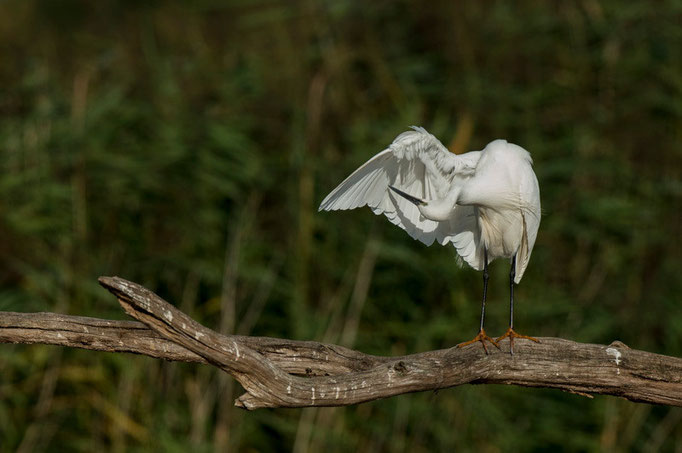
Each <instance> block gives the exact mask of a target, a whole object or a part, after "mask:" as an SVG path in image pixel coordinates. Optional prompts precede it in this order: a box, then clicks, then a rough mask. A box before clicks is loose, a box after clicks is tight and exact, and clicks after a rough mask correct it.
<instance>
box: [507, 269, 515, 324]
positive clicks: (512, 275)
mask: <svg viewBox="0 0 682 453" xmlns="http://www.w3.org/2000/svg"><path fill="white" fill-rule="evenodd" d="M514 278H516V255H514V256H513V257H512V260H511V270H510V271H509V328H510V329H512V330H514Z"/></svg>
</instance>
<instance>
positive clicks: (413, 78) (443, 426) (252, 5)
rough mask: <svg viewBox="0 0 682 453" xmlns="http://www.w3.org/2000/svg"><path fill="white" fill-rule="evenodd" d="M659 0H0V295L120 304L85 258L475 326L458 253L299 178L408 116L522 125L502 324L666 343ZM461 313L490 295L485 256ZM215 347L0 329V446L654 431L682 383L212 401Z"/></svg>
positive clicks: (417, 443)
mask: <svg viewBox="0 0 682 453" xmlns="http://www.w3.org/2000/svg"><path fill="white" fill-rule="evenodd" d="M681 23H682V4H680V2H679V1H674V0H669V1H661V2H656V3H655V4H651V3H647V2H618V1H615V0H604V1H599V0H585V1H581V2H535V1H521V2H461V3H460V2H448V1H435V2H430V6H428V7H426V6H424V4H422V3H421V2H416V1H415V2H411V1H397V2H389V1H377V2H371V3H369V2H360V1H349V0H339V1H333V2H332V1H318V2H316V1H312V0H310V1H278V0H270V1H259V0H254V1H247V0H238V1H232V2H217V1H210V0H202V1H197V2H157V1H151V0H149V1H145V2H133V1H118V2H117V1H111V0H106V1H105V0H102V1H97V2H86V1H79V0H68V1H54V0H50V1H47V0H46V1H31V0H26V1H16V0H6V1H4V2H2V3H0V55H2V58H1V59H0V84H1V85H0V86H1V88H0V238H1V239H0V260H1V262H2V267H1V270H0V310H5V311H21V312H31V311H54V312H61V313H70V314H77V315H87V316H96V317H103V318H115V319H124V318H125V317H124V315H123V313H122V311H121V310H120V308H119V307H118V305H117V303H116V301H115V300H114V299H113V298H112V297H111V296H110V295H109V294H108V293H107V292H106V291H104V290H103V289H101V288H100V287H99V286H98V285H97V282H96V278H97V277H98V276H99V275H120V276H122V277H125V278H128V279H130V280H134V281H137V282H139V283H141V284H143V285H145V286H147V287H149V288H151V289H153V290H154V291H156V292H157V293H159V294H160V295H162V296H163V297H164V298H166V299H167V300H169V301H172V302H173V303H175V304H176V305H178V306H179V307H180V308H181V309H183V310H185V311H186V312H188V313H190V314H191V315H192V316H194V317H195V318H196V319H198V320H200V321H201V322H202V323H204V324H205V325H208V326H209V327H211V328H215V329H218V330H221V331H223V332H233V331H237V332H239V333H244V334H253V335H268V336H277V337H287V338H296V339H313V340H323V341H328V342H337V343H339V342H341V343H344V344H346V345H349V346H352V347H355V348H357V349H360V350H362V351H365V352H369V353H376V354H384V355H392V354H406V353H411V352H417V351H424V350H429V349H435V348H444V347H449V346H452V345H454V344H456V343H458V342H460V341H463V340H467V339H469V338H471V337H472V336H473V335H474V334H475V333H476V330H477V323H478V311H479V299H480V292H481V276H480V273H477V272H474V271H472V270H471V269H458V268H457V267H456V265H455V260H454V255H455V251H454V249H453V248H451V247H446V248H443V247H437V246H434V247H431V248H426V247H424V246H423V245H421V244H420V243H417V242H415V241H412V240H411V239H410V238H409V237H408V236H407V235H406V234H405V233H404V232H403V231H401V230H399V229H398V228H395V227H393V226H392V225H390V224H389V222H387V221H386V220H385V219H383V218H380V217H376V216H374V215H372V214H371V212H370V211H369V210H368V209H361V210H356V211H351V212H340V213H326V212H325V213H317V212H316V209H317V205H318V203H319V201H320V200H321V199H322V198H323V197H324V195H326V194H327V193H328V192H329V191H330V190H331V189H332V188H333V187H335V186H336V184H338V183H339V182H340V181H341V180H342V179H343V178H345V176H347V175H348V174H349V173H350V172H351V171H352V170H353V169H355V168H356V167H357V166H358V165H359V164H360V163H362V162H364V161H365V160H366V159H368V158H369V157H370V156H372V155H373V154H375V153H376V152H378V151H380V150H381V149H383V148H384V147H385V146H386V145H387V144H388V143H390V141H391V140H392V139H393V138H394V137H395V136H396V135H397V134H399V133H400V132H402V131H404V130H405V129H406V128H407V126H409V125H412V124H418V125H423V126H425V127H426V128H427V129H429V130H430V131H431V132H433V133H434V134H435V135H436V136H438V137H439V138H441V139H442V140H443V141H444V143H446V144H447V145H449V146H451V148H452V149H453V150H456V151H463V150H469V149H481V148H482V147H483V146H484V145H485V144H486V143H487V142H488V141H490V140H492V139H494V138H498V137H503V138H507V139H508V140H510V141H512V142H515V143H518V144H520V145H522V146H524V147H525V148H527V149H528V150H530V151H531V154H532V156H533V158H534V160H535V167H536V172H537V174H538V178H539V180H540V187H541V192H542V202H543V210H544V217H543V221H542V224H541V226H540V233H539V236H538V241H537V244H536V247H535V250H534V253H533V258H532V260H531V263H530V266H529V268H528V270H527V272H526V275H525V277H524V280H523V282H522V284H521V285H520V286H519V287H518V293H517V294H518V302H517V312H516V313H517V326H518V328H519V331H521V332H522V333H526V334H532V335H536V336H560V337H564V338H569V339H574V340H578V341H587V342H597V343H609V342H611V341H612V340H614V339H619V340H621V341H623V342H625V343H626V344H628V345H630V346H631V347H635V348H638V349H645V350H649V351H654V352H657V353H661V354H668V355H676V356H681V355H682V300H681V299H682V298H681V294H682V278H680V274H682V253H681V247H680V241H681V239H680V238H681V237H682V214H681V212H680V210H681V208H682V152H681V151H680V141H681V139H682V27H681V26H680V24H681ZM491 272H492V278H491V286H490V301H491V302H490V304H489V305H490V311H489V315H488V318H487V327H488V330H489V331H490V332H491V333H492V334H501V333H502V332H503V331H504V329H505V328H506V323H507V297H508V295H507V286H506V281H507V280H506V279H507V272H508V270H507V264H506V263H503V262H496V263H494V264H493V266H492V269H491ZM239 391H240V389H239V388H238V385H237V384H235V383H233V381H232V380H230V379H228V378H225V377H224V376H221V375H220V373H219V372H218V371H217V370H214V369H212V368H210V367H202V366H198V365H188V364H178V363H164V362H160V361H155V360H152V359H148V358H144V357H137V356H132V355H115V354H105V353H97V352H90V351H80V350H66V349H59V348H55V347H47V346H13V345H1V347H0V450H2V451H15V450H17V451H62V450H70V451H96V450H97V449H104V450H112V451H142V450H150V451H187V450H188V449H190V448H191V449H192V451H195V452H202V451H212V450H214V449H215V450H225V449H229V450H231V451H289V450H295V451H298V452H304V451H310V452H316V451H327V452H336V451H353V450H356V451H410V452H413V451H417V452H418V451H424V452H426V451H438V450H440V451H464V452H466V451H477V452H478V451H490V452H495V451H519V452H522V451H559V450H561V451H680V448H682V412H681V411H680V410H679V409H677V410H675V409H670V408H666V407H652V406H648V405H637V404H633V403H629V402H626V401H621V400H619V399H616V398H608V397H596V398H595V399H593V400H591V399H587V398H584V397H580V396H575V395H569V394H564V393H561V392H557V391H549V390H528V389H521V388H501V387H494V386H469V387H461V388H455V389H450V390H442V391H440V392H437V393H429V394H426V393H425V394H414V395H405V396H400V397H397V398H392V399H390V400H386V401H378V402H373V403H369V404H364V405H360V406H357V407H349V408H327V409H306V410H261V411H257V412H253V413H249V412H244V411H240V410H236V409H234V408H233V407H232V401H233V399H234V398H235V397H236V396H237V395H238V394H239Z"/></svg>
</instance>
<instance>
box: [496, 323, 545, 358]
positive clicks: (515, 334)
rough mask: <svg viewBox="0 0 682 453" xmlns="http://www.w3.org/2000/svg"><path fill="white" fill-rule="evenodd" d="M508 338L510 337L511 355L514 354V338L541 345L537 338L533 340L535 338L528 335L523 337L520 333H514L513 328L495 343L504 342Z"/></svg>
mask: <svg viewBox="0 0 682 453" xmlns="http://www.w3.org/2000/svg"><path fill="white" fill-rule="evenodd" d="M507 337H509V352H510V353H511V354H514V338H523V339H526V340H531V341H534V342H536V343H540V340H538V339H537V338H533V337H529V336H528V335H521V334H520V333H516V331H514V329H512V328H511V327H510V328H509V329H507V331H506V332H505V333H504V335H502V336H501V337H500V338H498V339H497V340H495V342H496V343H499V342H500V341H502V340H504V339H505V338H507Z"/></svg>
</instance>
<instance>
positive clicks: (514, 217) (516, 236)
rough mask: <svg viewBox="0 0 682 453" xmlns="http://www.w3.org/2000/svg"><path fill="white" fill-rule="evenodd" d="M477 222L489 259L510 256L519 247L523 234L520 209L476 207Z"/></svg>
mask: <svg viewBox="0 0 682 453" xmlns="http://www.w3.org/2000/svg"><path fill="white" fill-rule="evenodd" d="M478 224H479V228H480V232H481V240H482V241H483V244H484V245H485V247H486V249H487V250H488V257H489V259H490V260H491V261H492V260H493V259H495V258H510V257H512V256H514V254H515V253H516V252H517V251H518V250H519V248H520V247H521V240H522V238H523V234H524V233H523V218H522V214H521V211H518V210H508V209H505V210H494V209H490V208H478Z"/></svg>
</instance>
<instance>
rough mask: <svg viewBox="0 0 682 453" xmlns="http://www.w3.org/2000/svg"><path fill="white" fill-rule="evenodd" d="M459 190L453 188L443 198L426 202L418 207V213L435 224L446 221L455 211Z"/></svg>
mask: <svg viewBox="0 0 682 453" xmlns="http://www.w3.org/2000/svg"><path fill="white" fill-rule="evenodd" d="M460 190H461V189H460V188H459V187H455V188H453V189H452V190H450V192H449V193H448V194H447V195H446V196H445V197H443V198H440V199H435V200H429V201H427V202H426V203H424V204H423V205H420V206H419V207H418V208H419V212H420V213H421V214H422V215H423V216H424V217H426V218H427V219H429V220H434V221H436V222H442V221H444V220H447V219H448V218H449V217H450V215H451V214H452V210H453V209H455V205H456V204H457V198H458V197H459V192H460Z"/></svg>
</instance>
